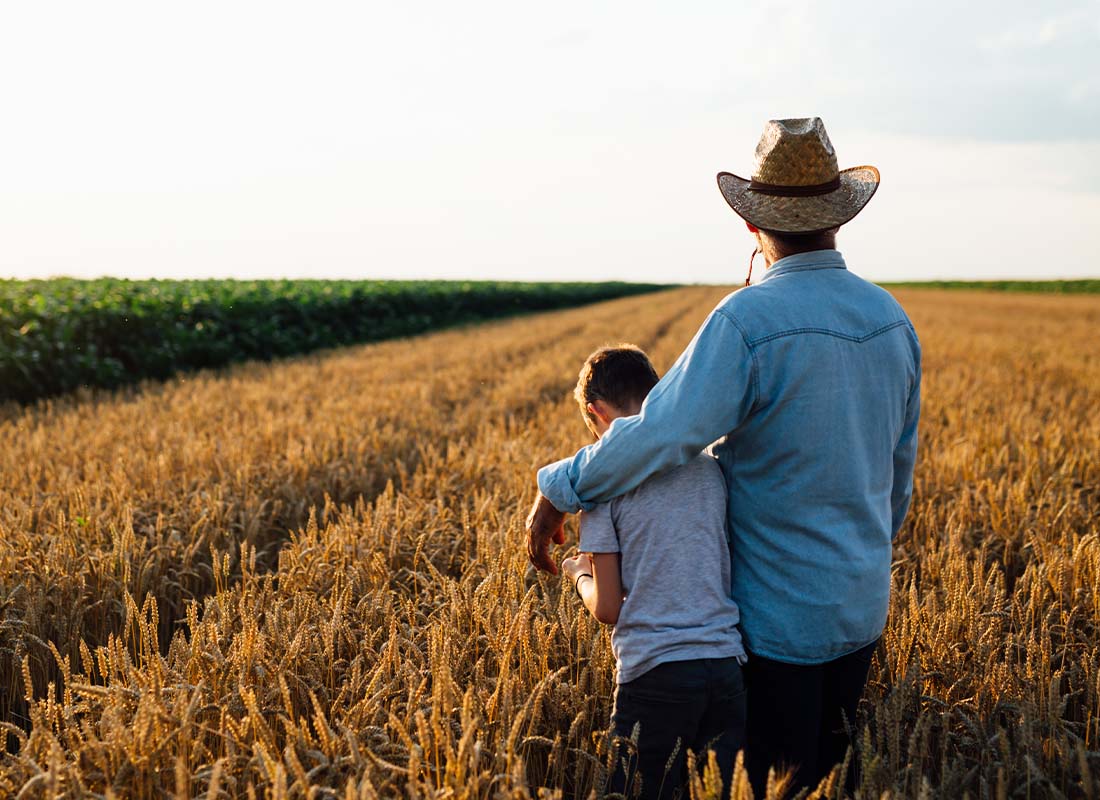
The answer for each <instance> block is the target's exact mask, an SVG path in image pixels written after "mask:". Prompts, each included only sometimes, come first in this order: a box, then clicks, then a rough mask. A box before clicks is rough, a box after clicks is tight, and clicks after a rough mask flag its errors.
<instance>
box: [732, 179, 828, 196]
mask: <svg viewBox="0 0 1100 800" xmlns="http://www.w3.org/2000/svg"><path fill="white" fill-rule="evenodd" d="M839 188H840V175H837V176H836V177H835V178H833V179H832V180H831V181H826V182H825V183H815V184H813V185H811V186H784V185H783V184H781V183H764V182H763V181H758V180H756V179H755V178H754V179H753V180H751V181H750V182H749V191H750V192H757V193H759V194H772V195H776V196H778V197H814V196H816V195H819V194H828V193H829V192H833V191H836V190H837V189H839Z"/></svg>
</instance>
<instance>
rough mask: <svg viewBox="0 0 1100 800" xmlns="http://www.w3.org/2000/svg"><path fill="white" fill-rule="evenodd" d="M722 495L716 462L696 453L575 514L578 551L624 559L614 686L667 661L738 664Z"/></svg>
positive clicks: (742, 651) (613, 637) (722, 484)
mask: <svg viewBox="0 0 1100 800" xmlns="http://www.w3.org/2000/svg"><path fill="white" fill-rule="evenodd" d="M727 497H728V493H727V491H726V483H725V479H724V478H723V477H722V470H721V469H720V468H719V466H718V462H716V461H715V460H714V459H713V458H712V457H711V456H709V455H706V454H702V455H699V456H698V457H696V458H695V459H693V460H691V461H689V462H688V463H686V464H684V465H683V466H680V467H676V468H675V469H671V470H668V471H667V472H662V473H659V474H657V475H654V476H653V477H651V478H650V479H649V480H647V481H645V482H644V483H642V484H641V485H640V486H638V488H636V489H634V490H633V491H631V492H627V493H626V494H624V495H622V496H621V497H616V498H615V499H614V500H612V501H611V502H609V503H603V504H601V505H598V506H596V507H595V508H594V509H592V510H591V511H588V512H584V513H582V514H581V520H580V522H581V540H580V550H581V552H585V553H621V554H622V555H621V558H622V565H621V571H622V576H623V592H624V593H625V594H626V599H625V600H624V601H623V607H622V609H621V610H620V611H619V621H618V622H617V623H616V624H615V629H614V631H612V633H611V647H612V650H613V651H614V653H615V661H616V663H617V665H618V671H617V672H618V674H617V677H616V680H617V681H618V682H619V683H628V682H629V681H632V680H634V679H635V678H637V677H639V676H641V675H642V674H644V673H645V672H647V671H648V670H650V669H652V668H653V667H655V666H657V665H658V664H662V663H664V662H666V661H686V660H688V659H695V658H730V657H737V658H744V656H745V648H744V647H743V646H742V644H741V633H740V631H738V630H737V623H738V621H739V619H740V616H739V614H738V611H737V604H736V603H734V602H733V600H732V599H731V598H730V551H729V544H728V541H727V538H726V498H727Z"/></svg>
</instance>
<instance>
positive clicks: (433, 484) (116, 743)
mask: <svg viewBox="0 0 1100 800" xmlns="http://www.w3.org/2000/svg"><path fill="white" fill-rule="evenodd" d="M723 293H724V290H720V289H714V288H689V289H681V290H676V291H674V292H667V293H662V294H659V295H653V296H649V297H638V298H630V299H625V300H619V301H614V302H611V303H605V304H601V305H599V306H594V307H590V308H583V309H577V310H574V311H568V312H560V313H554V314H545V315H539V316H535V317H530V318H526V319H519V320H513V321H509V322H504V323H494V324H490V325H484V326H479V327H475V328H470V329H465V330H458V331H450V332H446V333H442V334H436V335H432V336H425V337H420V338H417V339H410V340H406V341H398V342H390V343H384V344H379V345H373V346H369V347H360V348H352V349H348V350H342V351H337V352H333V353H329V354H323V355H319V356H313V357H309V358H303V359H298V360H294V361H289V362H284V363H281V364H275V365H252V366H245V367H240V368H236V369H233V370H231V371H229V372H226V373H222V374H213V375H199V376H195V377H192V378H189V379H187V380H179V381H175V382H171V383H168V384H164V385H148V386H143V387H139V388H137V389H133V390H128V391H126V392H123V393H121V394H118V395H113V396H112V395H107V394H92V395H85V396H80V397H76V398H71V399H68V400H61V401H56V402H52V403H45V404H42V405H40V406H38V407H36V408H32V409H27V410H22V411H20V410H16V409H10V410H8V411H7V412H5V417H4V419H3V421H2V422H0V441H3V442H4V445H5V446H4V448H3V450H2V451H0V607H2V608H3V617H2V624H0V686H2V687H4V688H3V694H0V714H3V719H6V720H10V721H9V722H8V723H6V724H5V725H4V728H3V730H4V731H5V737H6V738H7V740H8V750H9V751H11V752H9V754H8V755H6V756H5V757H4V758H3V761H2V762H0V794H4V795H8V794H10V795H16V794H19V793H22V795H23V796H24V797H54V796H72V797H80V796H116V797H144V796H196V797H210V798H215V797H273V798H274V797H329V796H331V797H346V798H352V797H393V796H397V795H404V796H408V797H440V798H442V797H455V798H458V797H516V798H525V797H536V796H556V795H560V796H566V797H570V796H587V795H588V794H589V793H590V792H591V791H592V790H593V789H594V788H595V787H598V786H600V785H601V781H602V778H603V776H604V775H605V774H606V768H607V766H606V765H607V764H608V763H609V760H610V759H612V758H614V756H615V753H614V750H615V748H616V747H617V746H618V745H616V744H615V743H613V742H609V741H608V740H607V739H606V736H605V735H604V734H605V729H606V727H607V721H608V715H609V711H610V708H609V706H610V697H611V691H612V688H613V686H612V681H613V663H612V657H611V653H610V648H609V646H608V637H607V634H606V631H605V630H603V629H601V627H600V626H599V625H597V624H596V623H595V622H594V621H592V620H591V619H590V618H589V617H588V616H587V615H586V614H584V613H582V611H583V609H580V608H579V606H578V605H577V603H576V602H575V600H574V598H573V596H572V594H571V593H570V592H569V591H562V585H561V583H560V582H559V581H558V580H557V579H552V578H549V577H546V576H541V575H536V574H534V573H533V572H532V571H531V570H530V569H529V568H528V566H527V563H526V555H525V551H524V549H523V545H522V538H523V537H522V519H523V510H524V507H525V506H526V504H527V503H529V502H530V500H531V499H532V496H533V490H534V484H533V475H534V469H535V467H537V466H539V465H541V464H542V463H545V462H547V461H549V460H551V459H553V458H555V457H559V456H561V455H563V454H566V453H568V452H571V451H572V449H574V448H575V447H576V446H577V445H578V444H581V443H583V442H584V440H585V431H584V429H583V427H582V425H581V424H580V421H579V417H578V415H577V411H576V408H575V405H574V404H573V402H572V400H571V398H570V397H569V390H570V389H571V386H572V383H573V381H574V379H575V375H576V371H577V369H578V367H579V365H580V362H581V360H582V359H583V358H584V356H585V355H587V353H588V352H589V351H590V350H591V349H593V348H594V347H595V346H597V345H599V344H602V343H605V342H607V341H619V340H629V341H635V342H637V343H639V344H640V345H642V346H643V347H645V348H646V349H647V350H649V351H650V353H651V355H653V357H654V360H655V361H656V362H657V363H658V365H659V366H661V367H667V366H668V365H669V364H670V363H671V361H672V360H673V359H674V358H675V356H676V355H677V354H678V353H679V351H680V350H681V349H682V348H683V347H684V345H685V344H686V343H687V341H688V340H689V339H690V337H691V335H692V334H693V333H694V331H695V329H696V328H697V327H698V325H699V323H700V322H701V321H702V318H703V317H704V316H705V314H706V313H707V311H709V309H710V308H711V307H712V306H713V305H714V304H715V303H716V302H717V300H718V299H719V298H720V297H721V296H722V294H723ZM900 297H901V300H902V302H903V304H904V305H905V306H906V308H907V309H908V310H909V312H910V314H911V316H912V318H913V320H914V323H915V324H916V326H917V330H918V332H919V333H920V335H921V337H922V342H923V345H924V354H925V384H924V415H923V418H922V424H921V454H920V459H919V462H918V467H917V475H916V492H915V499H914V505H913V509H912V511H911V513H910V518H909V521H908V522H907V525H906V528H905V529H904V530H903V532H902V533H901V535H900V536H899V539H898V542H897V547H896V553H895V555H896V558H895V562H896V566H895V574H894V583H895V585H894V599H893V605H892V609H891V614H890V619H889V622H888V626H887V630H886V633H885V636H884V647H883V648H882V650H881V651H880V653H879V655H878V657H877V658H876V662H875V664H874V666H873V668H872V676H871V683H870V685H869V688H868V691H867V693H866V696H865V701H864V703H863V704H862V706H861V713H860V718H859V719H858V720H856V721H855V724H856V731H857V737H856V744H857V746H856V750H855V752H854V754H853V759H854V761H855V763H857V764H858V765H859V767H860V773H861V794H862V796H864V797H880V796H884V795H885V794H887V793H889V794H890V796H893V797H899V796H901V797H918V796H931V795H939V796H945V797H956V796H957V797H961V796H963V795H964V794H969V795H970V796H972V797H994V796H998V797H999V796H1008V795H1010V794H1016V793H1019V794H1021V795H1023V794H1027V793H1030V794H1031V795H1032V796H1061V795H1065V796H1070V797H1074V796H1082V797H1100V744H1098V742H1100V716H1098V715H1100V666H1098V665H1100V630H1098V623H1100V511H1098V510H1100V418H1098V415H1097V411H1098V410H1100V348H1098V347H1097V345H1096V344H1095V331H1096V329H1097V327H1098V324H1100V298H1094V297H1059V298H1046V297H1033V296H1023V295H991V294H976V293H975V294H969V293H952V294H948V293H939V292H931V291H916V290H913V291H907V292H904V293H900ZM559 555H564V552H563V553H561V554H559ZM698 760H699V763H701V764H706V763H707V759H706V757H705V756H704V755H703V754H699V756H698ZM838 775H839V772H837V773H834V775H833V776H831V777H830V779H827V781H826V782H825V783H823V785H822V786H821V787H819V794H820V796H829V797H838V796H841V794H842V792H843V781H841V780H838ZM715 779H716V775H715V774H714V772H713V770H711V771H708V772H705V773H704V774H701V775H700V776H699V778H698V780H696V781H695V783H694V785H693V787H692V794H693V796H694V797H699V798H702V797H715V796H719V795H721V796H729V792H730V787H725V788H722V789H719V787H718V786H717V784H716V780H715ZM539 787H549V789H548V790H545V789H544V790H540V788H539ZM773 787H774V792H773V793H774V794H781V793H782V787H783V782H782V778H781V776H776V778H775V780H774V781H773ZM732 789H733V796H735V797H746V796H747V795H748V792H749V790H748V786H747V784H746V783H745V782H744V779H743V775H739V776H738V777H736V778H735V785H734V787H732ZM547 791H549V794H548V795H547Z"/></svg>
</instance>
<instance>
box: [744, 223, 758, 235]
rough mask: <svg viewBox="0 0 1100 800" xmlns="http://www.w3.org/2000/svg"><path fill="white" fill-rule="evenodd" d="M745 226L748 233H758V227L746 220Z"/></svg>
mask: <svg viewBox="0 0 1100 800" xmlns="http://www.w3.org/2000/svg"><path fill="white" fill-rule="evenodd" d="M745 227H746V228H748V229H749V233H760V229H759V228H758V227H756V226H755V225H753V224H752V223H751V222H749V221H748V220H745Z"/></svg>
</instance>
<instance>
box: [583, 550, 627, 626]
mask: <svg viewBox="0 0 1100 800" xmlns="http://www.w3.org/2000/svg"><path fill="white" fill-rule="evenodd" d="M619 558H620V556H619V554H618V553H591V554H589V562H588V563H589V564H590V565H591V568H592V573H591V575H592V577H591V578H590V577H588V574H587V573H586V574H582V575H581V576H580V577H578V578H577V579H576V581H575V583H576V586H577V592H578V593H579V594H580V596H581V600H582V601H584V607H585V608H587V609H588V611H589V613H591V614H592V616H593V617H595V618H596V619H597V620H598V621H600V622H602V623H603V624H604V625H614V624H615V623H616V622H618V621H619V610H620V609H621V608H622V607H623V582H622V577H621V576H620V573H619Z"/></svg>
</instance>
